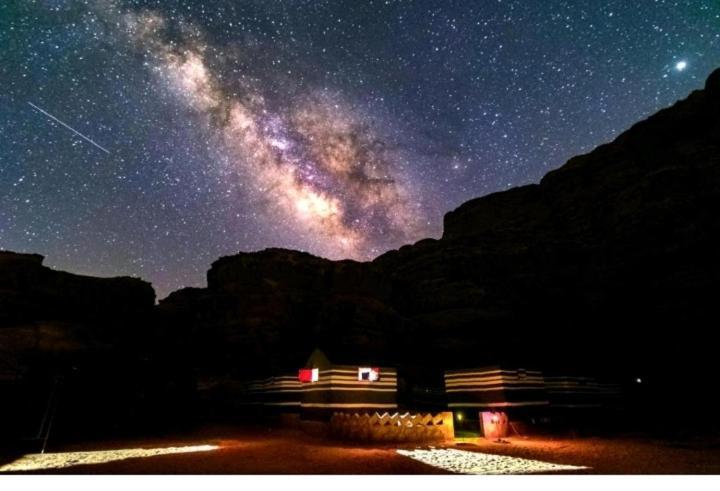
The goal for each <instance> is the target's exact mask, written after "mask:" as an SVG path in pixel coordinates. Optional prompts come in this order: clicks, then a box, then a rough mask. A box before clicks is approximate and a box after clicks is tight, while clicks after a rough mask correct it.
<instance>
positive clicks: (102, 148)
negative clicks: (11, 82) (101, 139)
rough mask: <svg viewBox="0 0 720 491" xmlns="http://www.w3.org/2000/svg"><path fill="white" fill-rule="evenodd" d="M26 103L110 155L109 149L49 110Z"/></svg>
mask: <svg viewBox="0 0 720 491" xmlns="http://www.w3.org/2000/svg"><path fill="white" fill-rule="evenodd" d="M28 104H29V105H30V107H32V108H33V109H35V110H37V111H40V112H41V113H43V114H44V115H45V116H47V117H48V118H50V119H52V120H53V121H57V122H58V123H60V124H61V125H63V126H64V127H66V128H67V129H69V130H70V131H72V132H73V133H75V134H76V135H77V136H79V137H81V138H83V139H85V140H86V141H88V142H90V143H92V144H93V145H95V146H96V147H97V148H99V149H100V150H102V151H103V152H105V153H106V154H108V155H110V151H109V150H108V149H107V148H104V147H102V146H100V145H98V144H97V143H95V142H94V141H92V140H91V139H90V138H88V137H87V136H85V135H83V134H82V133H80V132H79V131H78V130H76V129H75V128H73V127H72V126H70V125H68V124H65V123H63V122H62V121H60V120H59V119H58V118H56V117H55V116H53V115H52V114H50V113H49V112H47V111H46V110H44V109H43V108H41V107H38V106H36V105H35V104H33V103H32V102H28Z"/></svg>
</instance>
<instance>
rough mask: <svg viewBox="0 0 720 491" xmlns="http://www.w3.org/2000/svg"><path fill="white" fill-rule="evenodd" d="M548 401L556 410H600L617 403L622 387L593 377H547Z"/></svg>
mask: <svg viewBox="0 0 720 491" xmlns="http://www.w3.org/2000/svg"><path fill="white" fill-rule="evenodd" d="M545 385H546V387H547V393H548V400H549V401H550V405H551V406H552V407H555V408H599V407H603V406H608V405H611V404H613V403H614V402H617V400H618V399H619V398H620V386H619V385H617V384H612V383H602V382H599V381H598V380H597V379H595V378H593V377H579V376H568V375H554V376H548V377H545Z"/></svg>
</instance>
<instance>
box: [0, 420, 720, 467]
mask: <svg viewBox="0 0 720 491" xmlns="http://www.w3.org/2000/svg"><path fill="white" fill-rule="evenodd" d="M0 471H2V472H4V473H16V472H31V473H52V474H55V473H59V474H444V473H453V472H459V473H472V474H507V473H513V474H516V473H522V474H525V473H531V474H544V473H553V474H557V473H573V474H577V473H581V474H587V473H595V474H717V473H720V441H718V440H715V441H713V442H711V441H708V439H703V440H702V441H701V440H695V439H690V438H685V439H682V440H677V441H671V440H657V439H651V438H643V437H637V436H636V437H622V438H596V437H593V438H547V437H543V438H540V437H513V438H508V439H507V440H506V443H494V442H491V441H487V440H484V439H478V438H466V439H460V440H457V441H455V442H452V443H448V444H443V445H408V444H404V445H397V444H396V445H391V444H358V443H349V442H340V441H337V440H332V439H326V438H321V437H316V436H311V435H308V434H306V433H303V432H301V431H299V430H290V429H279V428H278V429H261V428H228V427H211V428H203V429H201V430H197V431H194V432H191V433H187V434H185V435H183V436H181V437H177V436H164V437H156V438H152V439H127V440H115V441H111V442H108V441H105V442H94V443H83V444H80V443H76V444H65V445H59V444H58V445H52V444H51V445H49V447H48V449H47V451H46V453H45V454H44V455H42V456H40V455H32V454H28V455H6V456H4V457H0Z"/></svg>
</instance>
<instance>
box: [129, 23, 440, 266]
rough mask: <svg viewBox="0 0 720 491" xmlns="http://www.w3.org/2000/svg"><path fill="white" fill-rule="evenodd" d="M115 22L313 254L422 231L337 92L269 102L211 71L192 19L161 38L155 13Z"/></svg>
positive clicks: (363, 248)
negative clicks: (176, 34) (278, 104)
mask: <svg viewBox="0 0 720 491" xmlns="http://www.w3.org/2000/svg"><path fill="white" fill-rule="evenodd" d="M122 21H123V23H124V25H123V28H124V29H125V31H126V32H127V33H129V35H130V37H131V39H132V41H133V43H134V44H135V47H136V48H137V49H138V50H139V51H141V52H144V53H146V55H147V58H148V63H149V65H150V69H151V70H153V71H154V72H155V73H156V74H157V76H158V78H159V80H160V81H161V82H162V83H165V84H167V85H168V86H169V87H170V88H171V89H172V90H173V92H174V93H175V94H176V96H177V97H178V99H179V100H181V101H182V102H183V103H184V104H186V105H187V106H188V107H189V108H190V109H192V110H193V111H194V112H195V113H196V114H197V115H198V117H199V118H200V120H201V121H202V124H206V125H208V126H209V127H210V128H211V131H212V133H213V140H214V141H215V142H216V144H217V146H218V152H219V153H220V154H225V155H227V158H223V159H220V160H222V161H226V162H228V164H229V169H227V171H228V172H233V171H237V172H238V173H239V174H240V175H241V176H242V178H243V179H247V180H248V181H250V182H251V183H252V187H251V189H252V190H254V193H255V194H256V195H257V197H258V199H259V200H261V201H262V202H263V203H264V204H265V207H266V209H267V210H268V211H269V212H270V214H271V215H272V216H274V217H276V218H277V219H280V220H281V221H282V222H283V223H286V224H288V226H290V227H292V228H293V229H294V231H295V233H297V234H299V235H304V236H307V237H310V238H311V241H310V243H311V245H312V249H313V250H314V251H315V252H317V253H320V254H323V255H325V256H328V257H331V258H354V259H368V258H371V257H374V256H375V255H377V253H378V247H377V245H378V244H383V243H390V244H395V245H401V244H403V243H407V242H409V241H412V240H417V239H419V238H421V237H422V236H423V235H424V234H428V233H430V230H429V229H428V228H427V227H425V228H423V227H422V223H423V222H422V221H421V218H422V217H421V216H420V214H419V213H418V209H417V208H416V207H412V206H411V205H410V201H409V200H410V199H411V198H412V196H411V194H410V193H409V191H410V187H409V186H408V183H407V182H406V180H405V179H398V178H397V177H398V175H397V173H396V172H395V171H396V169H394V168H393V164H394V156H393V155H392V152H390V151H389V150H388V149H387V148H386V145H385V144H384V142H383V140H382V139H381V138H380V136H379V135H377V134H375V133H374V132H373V130H372V128H370V127H369V126H368V125H367V124H366V123H365V122H364V121H363V120H362V118H360V117H358V116H357V115H355V114H354V113H353V110H352V109H351V108H349V107H348V106H347V104H346V103H345V102H344V101H343V100H342V99H341V98H339V97H332V96H328V95H326V94H324V93H322V92H319V93H303V94H301V95H300V97H299V100H296V101H292V102H291V103H289V104H287V105H286V107H282V108H279V109H274V108H271V107H270V105H269V104H268V103H267V102H266V98H265V96H264V94H263V91H262V88H261V87H259V86H248V85H247V84H242V83H237V81H235V80H232V79H230V80H221V79H220V78H219V77H218V75H217V74H215V73H213V70H212V68H211V67H210V66H209V61H208V57H211V56H213V55H211V54H209V53H208V52H209V46H208V45H207V44H206V43H205V42H204V41H203V40H202V37H203V36H202V33H201V32H200V31H199V30H197V29H196V28H195V27H193V26H187V25H185V26H184V29H182V35H181V37H180V39H179V40H177V41H176V42H173V41H164V39H168V36H167V33H168V31H169V30H170V29H169V27H168V26H167V20H166V19H165V18H164V17H162V16H161V15H159V14H158V13H155V12H143V13H140V14H136V13H129V14H126V15H124V16H123V17H122ZM241 49H242V47H239V48H238V51H241ZM226 50H227V51H230V52H231V53H233V52H236V50H234V49H232V47H222V48H220V49H216V50H214V52H216V53H222V61H221V62H222V63H226V64H227V63H230V62H231V61H232V60H230V61H228V59H227V55H226V54H225V52H226ZM216 57H217V56H216ZM425 223H426V222H425Z"/></svg>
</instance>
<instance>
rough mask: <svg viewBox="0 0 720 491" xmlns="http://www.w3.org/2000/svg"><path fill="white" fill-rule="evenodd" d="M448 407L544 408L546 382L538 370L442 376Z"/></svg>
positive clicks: (492, 370) (453, 372)
mask: <svg viewBox="0 0 720 491" xmlns="http://www.w3.org/2000/svg"><path fill="white" fill-rule="evenodd" d="M445 392H446V394H447V400H448V407H449V408H460V407H466V408H469V407H476V408H513V407H527V406H546V405H547V404H548V398H547V393H546V391H545V380H544V377H543V374H542V372H540V371H538V370H525V369H522V368H505V367H497V366H495V367H487V368H474V369H467V370H449V371H446V372H445Z"/></svg>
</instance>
